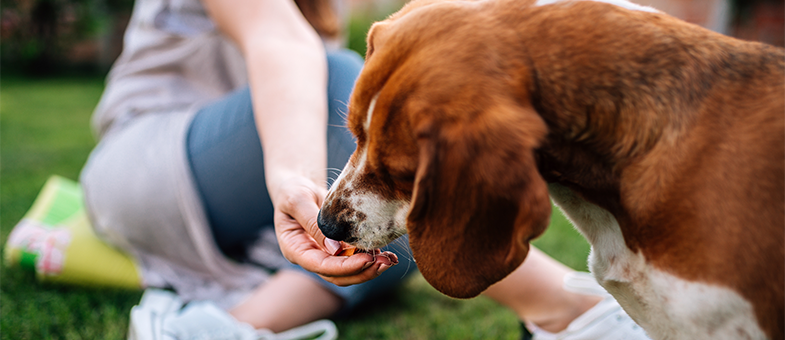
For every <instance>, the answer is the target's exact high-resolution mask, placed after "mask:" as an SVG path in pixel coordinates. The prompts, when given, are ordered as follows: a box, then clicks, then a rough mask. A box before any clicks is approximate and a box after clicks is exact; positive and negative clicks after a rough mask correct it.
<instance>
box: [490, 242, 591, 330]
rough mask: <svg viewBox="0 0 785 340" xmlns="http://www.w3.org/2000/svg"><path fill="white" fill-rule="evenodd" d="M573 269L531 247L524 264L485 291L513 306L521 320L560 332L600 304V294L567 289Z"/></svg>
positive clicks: (500, 301)
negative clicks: (567, 282) (565, 280)
mask: <svg viewBox="0 0 785 340" xmlns="http://www.w3.org/2000/svg"><path fill="white" fill-rule="evenodd" d="M572 271H573V270H572V269H570V268H568V267H567V266H565V265H563V264H561V263H559V262H557V261H556V260H554V259H553V258H551V257H549V256H548V255H546V254H545V253H543V252H542V251H540V250H539V249H537V248H534V247H531V250H530V251H529V255H528V256H527V257H526V260H525V261H524V262H523V264H522V265H521V266H520V267H518V269H516V270H515V271H514V272H512V273H511V274H510V275H509V276H507V277H506V278H504V280H501V281H499V282H497V283H496V284H494V285H493V286H491V287H490V288H488V289H487V290H486V291H485V292H484V293H483V294H484V295H485V296H487V297H489V298H491V299H493V300H496V301H497V302H498V303H500V304H502V305H504V306H506V307H507V308H510V309H511V310H512V311H513V312H515V313H516V314H517V315H518V317H519V318H520V319H521V320H526V321H528V322H531V323H534V324H536V325H537V326H538V327H540V328H542V329H544V330H546V331H549V332H559V331H561V330H563V329H565V328H567V326H568V325H569V324H570V322H572V321H573V320H575V318H577V317H578V316H580V315H581V314H583V313H584V312H586V311H587V310H589V309H590V308H591V307H593V306H594V305H596V304H597V303H598V302H600V300H602V298H601V297H599V296H594V295H583V294H576V293H572V292H569V291H566V290H564V288H562V284H563V282H564V276H565V275H566V274H567V273H569V272H572Z"/></svg>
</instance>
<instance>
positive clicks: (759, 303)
mask: <svg viewBox="0 0 785 340" xmlns="http://www.w3.org/2000/svg"><path fill="white" fill-rule="evenodd" d="M348 124H349V128H350V129H351V131H352V132H353V133H354V134H355V135H356V137H357V143H358V146H357V150H356V151H355V153H354V154H353V155H352V157H351V159H350V160H349V163H348V164H347V165H346V168H345V169H344V171H343V172H342V173H341V175H340V177H339V178H338V179H337V181H336V183H335V184H334V185H333V186H332V188H331V190H330V193H329V195H328V197H327V199H326V201H325V203H324V205H323V206H322V210H321V213H320V217H319V224H320V227H321V229H322V231H323V232H324V234H325V235H326V236H328V237H331V238H334V239H338V240H343V241H346V242H348V243H351V244H354V245H356V246H358V247H361V248H377V247H380V246H383V245H385V244H387V243H389V242H391V241H392V240H394V239H395V238H397V237H398V236H400V235H402V234H404V233H407V232H408V233H409V242H410V245H411V248H412V251H413V255H414V258H415V260H416V261H417V264H418V267H419V269H420V271H421V272H422V275H423V276H424V277H425V279H426V280H428V282H429V283H430V284H431V285H433V286H434V287H436V288H437V289H438V290H440V291H441V292H443V293H445V294H447V295H450V296H453V297H472V296H475V295H477V294H479V293H480V292H482V291H483V290H484V289H486V288H487V287H488V286H489V285H491V284H493V283H494V282H496V281H498V280H500V279H502V278H504V277H505V276H506V275H507V274H509V273H510V272H511V271H513V270H515V269H516V267H518V266H519V265H520V263H521V262H522V261H523V259H524V258H525V257H526V253H527V251H528V249H529V241H530V240H531V239H533V238H535V237H537V236H538V235H540V234H541V233H542V232H543V230H544V229H545V227H546V226H547V225H548V220H549V216H550V211H551V205H550V200H549V194H550V197H551V198H552V199H553V201H554V202H555V203H556V205H558V206H559V207H561V209H562V210H563V211H564V213H565V214H566V215H567V216H568V217H569V218H570V219H571V220H572V222H573V223H574V224H575V226H576V228H577V229H578V230H579V231H580V232H581V233H582V234H583V235H584V236H585V237H586V238H587V239H588V241H589V242H590V243H591V246H592V252H591V255H590V259H589V261H590V267H591V271H592V273H593V274H594V276H595V277H596V278H597V280H598V281H599V283H600V284H601V285H602V286H603V287H605V288H606V289H607V290H608V291H609V292H610V293H611V294H613V295H614V296H615V297H616V299H617V300H618V301H619V303H620V304H621V305H622V306H623V307H624V309H625V310H626V311H627V312H628V313H629V314H630V315H631V316H632V317H633V319H634V320H636V322H638V323H639V324H640V325H641V326H642V327H644V329H646V330H647V332H648V334H649V335H650V336H652V337H653V338H656V339H764V338H769V339H782V338H783V332H785V326H783V324H785V293H784V292H783V291H784V290H785V52H784V51H783V50H782V49H778V48H774V47H771V46H767V45H763V44H759V43H751V42H744V41H740V40H736V39H733V38H729V37H726V36H723V35H720V34H716V33H713V32H711V31H708V30H706V29H703V28H700V27H698V26H695V25H691V24H688V23H685V22H682V21H679V20H677V19H674V18H672V17H669V16H668V15H665V14H662V13H658V12H656V11H654V10H652V9H650V8H646V7H640V6H637V5H633V4H631V3H628V2H626V1H621V0H608V1H603V2H597V1H569V2H567V1H563V2H559V1H544V0H540V1H539V2H536V3H535V1H534V0H528V1H527V0H488V1H440V0H416V1H415V2H413V3H411V4H409V5H407V6H405V7H404V8H403V9H402V10H401V11H399V12H398V13H396V14H394V15H392V16H391V17H390V18H388V19H387V20H384V21H382V22H379V23H376V24H375V25H374V26H373V27H372V28H371V30H370V32H369V35H368V53H367V58H366V63H365V67H364V69H363V71H362V73H361V75H360V78H359V80H358V82H357V84H356V87H355V90H354V93H353V94H352V97H351V102H350V105H349V117H348ZM445 264H446V265H445Z"/></svg>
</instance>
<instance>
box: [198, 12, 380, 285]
mask: <svg viewBox="0 0 785 340" xmlns="http://www.w3.org/2000/svg"><path fill="white" fill-rule="evenodd" d="M205 7H206V8H207V11H208V13H209V14H210V16H211V17H212V19H213V20H214V21H215V23H216V24H217V26H218V28H219V29H220V30H221V31H222V32H223V33H224V34H226V35H227V36H229V37H230V38H231V39H232V40H234V41H235V43H237V45H238V46H239V48H240V50H241V51H242V53H243V55H244V57H245V60H246V66H247V67H246V68H247V70H248V79H249V84H250V88H251V101H252V103H253V106H254V108H255V110H254V115H255V119H256V125H257V129H258V131H259V136H260V139H261V143H262V146H263V149H264V158H265V159H264V162H265V174H266V175H265V176H266V183H267V188H268V191H269V193H270V196H271V198H272V201H273V205H274V207H275V226H276V234H277V235H278V242H279V244H280V246H281V251H282V252H283V254H284V256H286V258H287V259H289V260H290V261H291V262H293V263H295V264H299V265H300V266H302V267H303V268H305V269H308V270H310V271H313V272H315V273H318V274H321V275H322V276H323V277H325V279H327V280H328V281H331V282H333V283H336V284H340V285H348V284H354V283H359V282H363V281H367V280H369V279H372V278H374V277H376V276H377V275H378V273H377V271H378V270H379V268H380V267H382V266H383V265H385V267H384V268H383V269H386V268H387V267H389V266H390V265H391V262H389V259H386V258H385V257H383V256H382V257H372V256H370V255H368V254H360V255H359V256H352V257H349V258H346V257H336V256H330V255H331V254H332V251H333V250H334V248H335V245H334V243H333V242H327V244H326V247H324V246H325V238H324V236H323V235H322V233H321V232H320V231H319V228H318V227H317V225H316V216H317V214H318V211H319V206H320V205H321V203H322V200H323V199H324V196H325V194H326V188H325V186H326V170H327V169H326V167H327V165H326V164H327V161H326V159H327V157H326V150H327V146H326V131H327V128H326V127H327V90H326V89H327V61H326V57H325V52H324V48H323V45H322V42H321V40H320V38H319V36H318V35H317V34H316V32H315V31H314V30H313V29H312V28H311V27H310V25H309V24H308V22H307V21H306V20H305V18H304V17H303V16H302V14H300V12H299V10H298V9H297V6H296V5H295V3H294V2H293V1H291V0H205ZM261 108H264V109H261ZM322 247H324V249H327V251H328V252H330V253H328V252H325V251H324V250H322V249H323V248H322ZM377 259H378V260H377Z"/></svg>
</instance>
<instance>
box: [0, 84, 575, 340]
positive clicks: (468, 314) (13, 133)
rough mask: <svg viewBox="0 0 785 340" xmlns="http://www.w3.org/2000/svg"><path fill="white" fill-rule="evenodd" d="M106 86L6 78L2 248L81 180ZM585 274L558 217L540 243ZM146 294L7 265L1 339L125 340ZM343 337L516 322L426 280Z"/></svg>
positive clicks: (497, 332)
mask: <svg viewBox="0 0 785 340" xmlns="http://www.w3.org/2000/svg"><path fill="white" fill-rule="evenodd" d="M102 88H103V87H102V80H101V79H94V78H88V79H73V78H71V79H53V80H52V79H49V80H40V79H39V80H29V79H19V78H15V79H8V78H6V79H3V80H2V84H0V157H1V158H0V242H2V244H3V245H4V244H5V242H6V240H7V238H8V234H9V232H10V231H11V229H12V228H13V226H14V225H15V224H16V223H17V222H18V221H19V220H20V218H21V217H22V215H23V214H24V213H25V212H26V211H27V209H29V208H30V206H31V204H32V202H33V199H34V198H35V196H36V195H37V194H38V191H39V190H40V189H41V187H42V186H43V184H44V182H45V180H46V179H47V178H48V177H49V176H50V175H52V174H58V175H62V176H64V177H67V178H71V179H77V178H78V175H79V171H80V169H81V167H82V165H83V164H84V162H85V160H86V159H87V156H88V154H89V152H90V150H91V148H92V147H93V146H94V145H95V141H94V139H93V137H92V134H91V132H90V130H89V118H90V114H91V112H92V109H93V107H94V106H95V105H96V103H97V101H98V98H99V96H100V93H101V90H102ZM535 244H536V245H537V246H538V247H540V248H541V249H543V250H544V251H545V252H546V253H548V254H550V255H551V256H553V257H555V258H556V259H558V260H560V261H562V262H563V263H565V264H567V265H568V266H570V267H573V268H576V269H579V270H585V269H586V265H585V263H586V256H587V254H588V245H587V244H586V242H585V241H584V240H583V238H582V237H581V236H579V235H578V234H577V233H576V232H575V231H574V230H573V229H572V227H571V226H570V225H569V224H568V223H567V222H566V221H565V220H564V218H563V217H562V216H561V215H559V214H558V213H555V215H554V218H553V223H552V226H551V227H550V228H549V230H548V231H547V232H546V234H545V235H544V236H543V237H541V238H540V239H538V240H537V241H535ZM140 296H141V292H139V291H123V290H112V289H96V288H83V287H74V286H59V285H53V284H41V283H39V282H38V281H36V278H35V276H34V275H33V274H32V273H29V272H24V271H21V270H19V269H15V268H7V267H6V266H5V265H4V264H3V265H0V338H2V339H123V338H125V334H126V330H127V327H128V315H129V312H130V309H131V307H132V306H133V305H134V304H136V303H137V302H138V300H139V297H140ZM338 327H339V330H340V333H341V338H342V339H517V338H518V337H519V333H518V332H519V331H518V324H517V320H516V317H515V316H514V315H513V314H512V313H511V312H510V311H508V310H506V309H503V308H501V307H499V306H498V305H497V304H496V303H495V302H493V301H491V300H489V299H486V298H482V297H481V298H476V299H470V300H455V299H451V298H447V297H445V296H443V295H441V294H439V293H438V292H436V291H435V290H434V289H433V288H432V287H430V286H429V285H428V284H427V283H426V282H425V281H424V280H423V279H422V277H421V276H419V275H415V276H413V277H412V278H411V279H410V280H408V281H407V282H406V283H405V284H404V285H403V286H402V287H399V288H398V289H397V290H396V291H393V292H390V295H389V296H388V297H387V298H386V299H385V300H384V301H383V302H381V303H375V304H368V305H366V306H362V307H361V308H359V309H358V310H357V311H356V312H355V313H354V314H353V315H351V316H350V317H349V318H346V319H341V320H338Z"/></svg>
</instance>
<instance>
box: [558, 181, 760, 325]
mask: <svg viewBox="0 0 785 340" xmlns="http://www.w3.org/2000/svg"><path fill="white" fill-rule="evenodd" d="M548 190H549V191H550V194H551V198H552V199H553V201H554V203H555V204H556V205H557V206H559V207H560V208H561V209H562V211H563V212H564V213H565V215H566V216H567V218H569V219H570V220H571V221H572V223H573V224H574V225H575V227H576V228H577V229H578V231H579V232H581V233H582V234H583V236H584V237H586V239H587V240H588V241H589V243H590V244H591V254H590V255H589V267H590V268H591V271H592V274H594V276H595V277H596V278H597V281H598V282H599V283H600V285H602V286H603V287H605V289H606V290H608V292H609V293H611V294H612V295H613V296H614V297H615V298H616V300H618V301H619V304H621V305H622V307H624V309H625V310H626V311H627V313H629V315H630V316H631V317H632V318H633V319H634V320H635V321H636V322H638V323H639V324H640V325H641V326H642V327H643V328H644V329H646V330H647V332H648V334H649V336H651V337H652V338H653V339H765V338H766V337H765V335H764V333H763V331H762V330H761V329H760V327H759V326H758V324H757V321H756V320H754V319H753V318H752V315H754V313H753V310H752V305H751V304H750V303H749V302H748V301H746V300H745V299H744V298H742V297H741V296H740V295H739V294H737V293H736V292H734V291H732V290H730V289H728V288H724V287H721V286H716V285H709V284H705V283H700V282H690V281H686V280H683V279H681V278H678V277H676V276H674V275H671V274H669V273H667V272H665V271H663V270H659V269H657V268H654V267H653V266H651V265H649V264H648V263H647V262H646V259H645V258H644V256H643V255H642V254H640V253H633V252H632V251H631V250H630V249H629V248H627V246H626V244H625V242H624V238H623V236H622V233H621V229H620V228H619V224H618V222H617V221H616V219H615V218H614V217H613V215H611V213H610V212H608V211H607V210H605V209H603V208H600V207H599V206H597V205H595V204H592V203H589V202H587V201H585V200H583V199H582V198H580V197H579V196H577V195H576V194H575V193H574V192H573V191H572V190H570V189H568V188H566V187H564V186H561V185H559V184H550V185H549V186H548ZM729 275H732V273H729Z"/></svg>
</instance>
